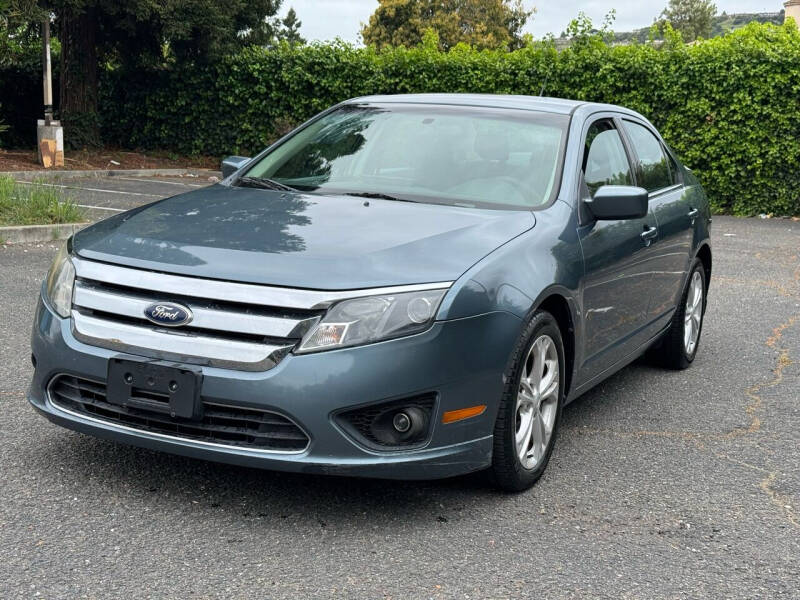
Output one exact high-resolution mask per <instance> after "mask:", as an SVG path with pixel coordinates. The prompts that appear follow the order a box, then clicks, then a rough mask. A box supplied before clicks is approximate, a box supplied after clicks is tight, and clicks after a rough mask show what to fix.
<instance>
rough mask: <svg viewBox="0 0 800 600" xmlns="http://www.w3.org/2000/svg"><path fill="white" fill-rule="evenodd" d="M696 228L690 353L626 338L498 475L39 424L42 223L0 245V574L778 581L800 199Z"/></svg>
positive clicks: (793, 383)
mask: <svg viewBox="0 0 800 600" xmlns="http://www.w3.org/2000/svg"><path fill="white" fill-rule="evenodd" d="M75 183H76V182H74V181H73V182H70V185H74V184H75ZM90 183H92V182H90ZM93 183H94V184H95V185H94V186H92V187H95V188H96V189H99V188H100V187H103V186H104V185H105V184H104V183H103V182H97V181H95V182H93ZM129 183H133V182H129ZM162 183H163V182H162ZM119 184H120V182H114V186H115V187H114V189H116V190H118V189H120V187H119ZM83 187H90V186H89V185H84V186H83ZM165 187H166V186H163V187H160V188H157V189H158V191H156V184H155V183H153V184H144V183H141V184H140V185H138V186H131V189H130V190H129V191H134V192H139V193H144V194H149V193H152V194H153V195H157V194H162V195H164V194H169V193H170V192H169V191H168V190H165V189H164V188H165ZM173 187H175V188H176V190H175V191H176V192H177V191H180V189H181V188H180V187H179V186H173ZM147 189H150V190H151V191H149V192H148V191H146V190H147ZM187 189H188V187H187ZM143 190H144V191H143ZM96 193H97V194H98V196H96V197H94V198H91V201H92V202H93V203H96V202H98V201H99V200H102V199H103V198H104V199H105V201H106V202H107V203H108V204H107V206H108V207H109V208H111V207H114V208H122V207H127V206H128V205H126V204H123V198H125V200H124V202H129V203H130V205H134V204H136V203H142V202H145V201H149V200H153V199H155V198H150V197H145V196H141V197H137V196H128V197H123V196H122V195H120V194H116V195H115V194H113V193H110V194H106V196H104V197H101V196H100V194H101V192H96ZM173 193H174V192H173ZM112 196H120V198H118V199H117V200H116V204H114V203H113V202H114V199H113V198H111V197H112ZM713 244H714V267H713V279H712V284H711V289H710V296H709V305H708V312H707V315H706V322H705V328H704V331H703V336H702V340H701V347H700V351H699V355H698V357H697V359H696V361H695V363H694V365H693V366H692V367H691V368H690V369H689V370H687V371H681V372H674V371H665V370H662V369H659V368H655V367H651V366H649V365H647V364H646V363H644V362H641V361H640V362H637V363H635V364H634V365H631V366H630V367H628V368H626V369H624V370H623V371H621V372H620V373H619V374H617V375H615V376H614V377H612V378H611V379H609V380H608V381H606V382H605V383H603V384H601V385H600V386H599V387H597V388H596V389H594V390H592V391H591V392H589V393H587V394H586V395H584V396H583V397H582V398H581V399H579V400H578V401H576V402H574V403H573V404H571V405H570V406H569V407H567V408H566V409H565V411H564V418H563V422H562V428H561V433H560V437H559V439H558V441H557V446H556V448H555V451H554V453H553V458H552V460H551V462H550V465H549V467H548V470H547V472H546V474H545V475H544V477H543V478H542V479H541V480H540V482H539V483H538V484H537V485H536V486H535V487H534V488H533V489H532V490H530V491H528V492H526V493H522V494H517V495H508V494H502V493H498V492H496V491H494V490H493V489H492V488H491V487H490V486H488V485H487V484H486V483H485V481H484V479H483V478H482V477H481V476H480V475H472V476H468V477H461V478H456V479H451V480H445V481H436V482H422V483H419V482H418V483H414V482H410V483H404V482H387V481H374V480H359V479H348V478H335V477H322V476H307V475H293V474H279V473H272V472H267V471H260V470H254V469H246V468H237V467H230V466H225V465H220V464H214V463H209V462H203V461H198V460H191V459H186V458H180V457H176V456H170V455H167V454H160V453H156V452H151V451H147V450H142V449H136V448H131V447H127V446H124V445H121V444H114V443H110V442H105V441H101V440H97V439H94V438H91V437H88V436H85V435H81V434H78V433H73V432H70V431H67V430H64V429H60V428H58V427H56V426H54V425H51V424H50V423H49V422H47V421H46V420H45V419H43V418H41V417H39V416H38V415H36V414H35V413H34V411H33V409H31V408H30V407H29V406H28V405H27V402H26V400H25V392H26V388H27V386H28V382H29V379H30V377H31V373H32V368H31V365H30V358H29V357H30V353H29V330H30V325H31V321H32V318H33V309H34V305H35V300H36V296H37V294H38V291H39V285H40V282H41V279H42V278H43V276H44V274H45V272H46V270H47V267H48V264H49V262H50V260H51V258H52V256H53V254H54V252H55V250H56V246H55V245H53V244H42V245H29V246H22V245H21V246H13V247H11V246H6V247H0V307H2V310H0V331H1V332H2V333H0V358H2V360H0V410H2V415H3V418H2V419H0V598H2V599H6V598H33V597H45V598H84V597H86V598H310V597H342V598H397V599H403V598H534V597H543V598H606V597H607V598H642V599H652V598H800V223H798V222H791V221H786V220H759V219H734V218H726V217H716V218H715V219H714V225H713Z"/></svg>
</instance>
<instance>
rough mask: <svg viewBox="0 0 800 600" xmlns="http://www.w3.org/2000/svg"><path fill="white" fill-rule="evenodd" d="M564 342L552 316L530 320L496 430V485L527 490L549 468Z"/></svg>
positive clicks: (560, 394) (509, 376)
mask: <svg viewBox="0 0 800 600" xmlns="http://www.w3.org/2000/svg"><path fill="white" fill-rule="evenodd" d="M563 393H564V344H563V342H562V340H561V332H560V330H559V328H558V324H557V323H556V321H555V319H554V318H553V316H552V315H551V314H550V313H548V312H545V311H537V312H536V313H535V314H534V315H533V316H532V317H531V319H530V321H528V324H527V325H526V327H525V330H524V331H523V333H522V335H521V336H520V340H519V342H518V343H517V347H516V349H515V352H514V356H513V358H512V361H511V364H510V365H509V368H508V371H507V372H506V375H505V389H504V391H503V398H502V399H501V401H500V408H499V411H498V414H497V422H496V423H495V429H494V452H493V455H492V467H491V474H492V479H493V480H494V482H495V483H496V485H497V486H498V487H500V488H501V489H503V490H506V491H514V492H519V491H523V490H526V489H528V488H529V487H531V486H532V485H533V484H534V483H536V481H537V480H538V479H539V477H541V475H542V473H543V472H544V470H545V467H547V462H548V460H549V459H550V454H551V452H552V451H553V445H554V443H555V439H556V432H557V430H558V424H559V421H560V419H561V408H562V404H563V402H562V397H563Z"/></svg>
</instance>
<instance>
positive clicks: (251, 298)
mask: <svg viewBox="0 0 800 600" xmlns="http://www.w3.org/2000/svg"><path fill="white" fill-rule="evenodd" d="M72 263H73V264H74V265H75V272H76V275H77V277H78V278H79V279H93V280H95V281H102V282H105V283H109V284H113V285H122V286H126V287H132V288H138V289H143V290H152V291H154V292H161V293H166V294H176V295H181V296H193V297H197V298H204V299H208V300H221V301H226V302H239V303H244V304H256V305H259V306H275V307H281V308H291V309H302V310H320V309H324V308H327V307H329V306H330V305H331V304H333V303H334V302H337V301H339V300H346V299H348V298H360V297H363V296H377V295H381V294H399V293H402V292H417V291H426V290H440V289H446V288H449V287H450V286H451V285H452V284H453V282H452V281H442V282H438V283H423V284H417V285H400V286H391V287H380V288H365V289H360V290H344V291H322V290H306V289H297V288H283V287H274V286H267V285H257V284H251V283H234V282H229V281H219V280H215V279H200V278H197V277H185V276H183V275H170V274H168V273H156V272H153V271H143V270H140V269H132V268H129V267H120V266H118V265H110V264H106V263H99V262H95V261H90V260H85V259H82V258H77V257H73V259H72Z"/></svg>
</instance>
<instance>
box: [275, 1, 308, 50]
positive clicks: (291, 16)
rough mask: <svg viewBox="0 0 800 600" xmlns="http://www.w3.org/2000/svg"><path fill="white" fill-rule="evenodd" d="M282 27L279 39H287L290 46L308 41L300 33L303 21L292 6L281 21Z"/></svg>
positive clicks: (279, 31) (300, 44) (279, 30)
mask: <svg viewBox="0 0 800 600" xmlns="http://www.w3.org/2000/svg"><path fill="white" fill-rule="evenodd" d="M281 25H282V27H281V28H280V29H278V34H277V35H278V39H279V40H286V41H287V42H289V45H290V46H302V45H303V44H305V43H306V41H305V39H303V37H302V36H301V35H300V27H302V26H303V22H302V21H300V20H299V19H298V18H297V13H296V12H294V8H290V9H289V12H287V13H286V16H285V17H284V18H283V20H282V21H281Z"/></svg>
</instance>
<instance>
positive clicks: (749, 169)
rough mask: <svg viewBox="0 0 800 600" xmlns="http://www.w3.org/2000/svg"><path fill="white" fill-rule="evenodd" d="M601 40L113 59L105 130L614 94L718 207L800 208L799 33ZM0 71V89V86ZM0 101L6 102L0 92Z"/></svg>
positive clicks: (245, 140)
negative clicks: (433, 101) (434, 100)
mask: <svg viewBox="0 0 800 600" xmlns="http://www.w3.org/2000/svg"><path fill="white" fill-rule="evenodd" d="M668 37H670V39H669V40H668V42H667V43H666V44H665V45H664V46H663V47H662V48H660V49H655V48H653V47H651V46H649V45H633V46H615V47H610V46H608V45H606V44H605V43H604V42H603V41H602V38H601V37H599V36H592V35H589V34H583V35H579V37H578V38H577V40H576V41H575V43H574V44H573V45H572V46H571V47H570V48H569V49H567V50H564V51H562V52H556V51H555V49H554V48H553V46H552V45H550V44H547V43H538V44H534V45H533V46H530V47H527V48H524V49H522V50H518V51H516V52H513V53H502V52H489V51H484V52H477V51H473V50H470V49H469V48H462V47H456V48H455V49H454V50H452V51H450V52H449V53H440V52H439V51H438V50H436V47H435V44H434V43H431V41H430V40H429V41H428V43H427V45H425V46H423V47H420V48H415V49H403V48H400V49H395V50H389V51H385V52H380V53H379V52H376V51H374V50H372V49H363V48H362V49H358V48H353V47H350V46H347V45H344V44H333V45H312V46H307V47H299V48H294V49H292V48H289V47H283V48H278V49H275V50H265V49H262V48H249V49H246V50H243V51H242V52H240V53H239V54H237V55H235V56H230V57H228V58H227V59H225V60H224V61H223V62H222V63H220V64H215V65H212V66H207V67H205V68H202V69H199V68H198V69H187V68H185V67H184V68H175V69H171V70H161V71H156V72H139V73H135V74H129V73H121V72H119V71H108V72H106V73H104V74H103V77H102V81H101V96H102V102H101V107H102V109H101V118H102V119H103V134H104V137H105V141H106V142H108V143H112V144H116V145H120V146H124V147H142V148H161V149H170V150H174V151H176V152H180V153H188V154H194V153H204V154H214V155H219V156H222V155H224V154H232V153H239V154H249V153H253V152H256V151H258V150H259V149H261V148H263V147H264V146H265V145H266V144H267V143H268V142H269V141H271V140H273V139H275V138H276V137H277V136H279V135H280V134H281V133H283V132H285V131H286V130H288V129H289V128H290V127H291V126H293V125H296V124H297V123H300V122H302V121H303V120H305V119H307V118H309V117H310V116H312V115H313V114H315V113H316V112H318V111H320V110H322V109H324V108H326V107H328V106H330V105H331V104H334V103H336V102H339V101H341V100H344V99H346V98H350V97H353V96H360V95H366V94H377V93H386V94H391V93H402V92H486V93H512V94H533V95H538V94H539V93H540V92H542V91H543V92H544V95H548V96H558V97H565V98H576V99H583V100H591V101H599V102H611V103H615V104H621V105H624V106H628V107H630V108H633V109H635V110H638V111H640V112H641V113H643V114H644V115H646V116H647V117H648V118H650V119H651V120H652V121H653V123H654V124H655V125H656V126H657V127H658V128H659V130H660V131H661V132H662V133H663V134H664V136H665V138H666V139H667V141H668V142H669V143H670V144H671V145H672V146H673V147H674V148H675V150H676V151H677V153H678V155H679V156H680V157H681V158H682V160H683V161H684V162H685V163H686V165H687V166H689V167H691V168H692V169H693V170H694V172H695V173H696V174H697V175H698V176H699V178H700V180H701V181H702V182H703V184H704V185H705V187H706V190H707V192H708V194H709V197H710V198H711V201H712V203H713V206H714V208H715V210H716V211H718V212H733V213H736V214H757V213H762V212H763V213H774V214H780V215H783V214H793V215H797V214H800V33H799V32H798V30H797V28H796V27H795V25H794V24H793V23H790V24H787V25H783V26H774V25H759V24H751V25H749V26H747V27H745V28H743V29H740V30H737V31H736V32H734V33H731V34H728V35H726V36H722V37H719V38H715V39H712V40H709V41H706V42H702V43H699V44H696V45H684V44H682V43H680V41H678V40H675V39H674V36H668ZM3 84H4V82H3V81H2V75H1V74H0V89H1V88H2V87H3ZM0 102H4V103H6V106H8V104H7V100H4V99H3V98H2V97H0Z"/></svg>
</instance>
